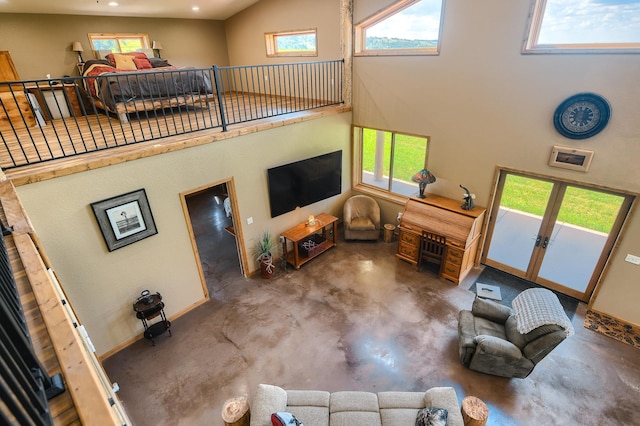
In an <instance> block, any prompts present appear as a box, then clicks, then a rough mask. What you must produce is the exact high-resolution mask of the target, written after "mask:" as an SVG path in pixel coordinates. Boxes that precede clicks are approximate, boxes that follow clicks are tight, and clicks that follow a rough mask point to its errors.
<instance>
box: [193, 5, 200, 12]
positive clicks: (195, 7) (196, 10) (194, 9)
mask: <svg viewBox="0 0 640 426" xmlns="http://www.w3.org/2000/svg"><path fill="white" fill-rule="evenodd" d="M191 10H193V11H194V12H199V11H200V8H199V7H198V6H193V7H192V8H191Z"/></svg>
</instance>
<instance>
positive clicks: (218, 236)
mask: <svg viewBox="0 0 640 426" xmlns="http://www.w3.org/2000/svg"><path fill="white" fill-rule="evenodd" d="M180 195H181V200H182V204H183V209H184V212H185V217H186V219H187V225H188V229H189V234H190V236H191V244H192V246H193V250H194V253H195V255H196V259H197V261H198V262H197V263H198V269H199V273H200V279H201V281H202V286H203V289H204V291H205V294H206V295H207V297H209V298H211V297H213V298H216V294H218V292H221V291H222V290H224V288H225V287H226V286H227V285H228V284H229V283H230V282H231V281H232V280H233V279H235V278H237V277H238V275H243V273H244V267H243V265H244V263H243V260H242V255H241V251H240V250H239V249H238V247H239V244H238V241H239V239H238V238H239V234H240V233H241V232H242V230H241V229H238V228H239V227H238V225H237V224H235V223H234V220H233V218H234V212H235V211H237V208H236V203H235V197H234V191H233V181H232V180H230V181H223V182H219V183H215V184H213V185H211V186H207V187H202V188H197V189H194V190H192V191H189V192H186V193H182V194H180ZM236 217H237V215H236Z"/></svg>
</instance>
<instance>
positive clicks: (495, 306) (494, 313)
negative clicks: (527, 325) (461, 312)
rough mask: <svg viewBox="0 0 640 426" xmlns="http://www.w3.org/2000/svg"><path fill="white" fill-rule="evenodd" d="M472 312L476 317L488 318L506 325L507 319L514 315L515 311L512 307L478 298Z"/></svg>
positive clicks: (474, 301) (474, 302)
mask: <svg viewBox="0 0 640 426" xmlns="http://www.w3.org/2000/svg"><path fill="white" fill-rule="evenodd" d="M471 312H473V314H474V315H475V316H476V317H482V318H486V319H488V320H491V321H495V322H499V323H501V324H504V322H505V321H506V320H507V318H509V317H510V316H511V315H513V310H512V309H511V308H510V307H508V306H504V305H501V304H500V303H497V302H494V301H493V300H488V299H483V298H482V297H478V296H476V298H475V299H474V300H473V304H472V305H471Z"/></svg>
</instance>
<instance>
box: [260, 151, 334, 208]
mask: <svg viewBox="0 0 640 426" xmlns="http://www.w3.org/2000/svg"><path fill="white" fill-rule="evenodd" d="M267 179H268V186H269V205H270V206H271V217H276V216H280V215H281V214H284V213H287V212H290V211H292V210H295V208H296V207H303V206H308V205H309V204H313V203H315V202H318V201H321V200H324V199H325V198H329V197H333V196H334V195H338V194H340V193H341V192H342V151H335V152H330V153H328V154H324V155H319V156H317V157H312V158H307V159H305V160H300V161H296V162H295V163H290V164H285V165H282V166H278V167H273V168H271V169H268V170H267Z"/></svg>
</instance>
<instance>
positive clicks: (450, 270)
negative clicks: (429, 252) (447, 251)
mask: <svg viewBox="0 0 640 426" xmlns="http://www.w3.org/2000/svg"><path fill="white" fill-rule="evenodd" d="M440 273H441V274H442V275H446V276H448V277H452V278H455V279H458V277H459V276H460V265H456V264H454V263H449V262H446V263H445V264H444V265H442V271H441V272H440Z"/></svg>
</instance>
